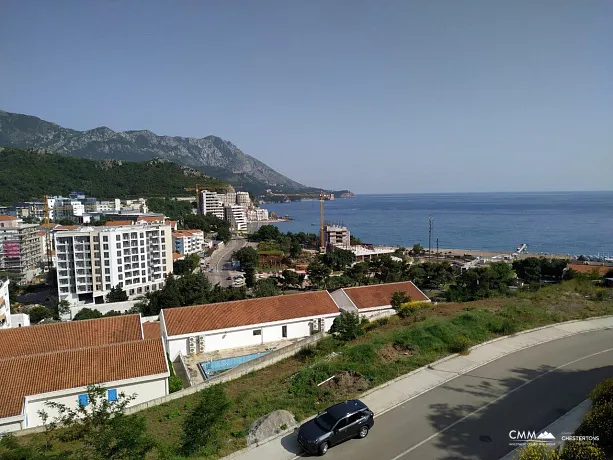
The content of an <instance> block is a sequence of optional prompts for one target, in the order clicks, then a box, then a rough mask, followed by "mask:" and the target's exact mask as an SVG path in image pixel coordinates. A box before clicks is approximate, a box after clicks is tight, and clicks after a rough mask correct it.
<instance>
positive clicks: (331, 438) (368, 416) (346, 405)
mask: <svg viewBox="0 0 613 460" xmlns="http://www.w3.org/2000/svg"><path fill="white" fill-rule="evenodd" d="M374 424H375V418H374V414H373V413H372V411H371V410H370V409H369V408H368V407H366V404H364V403H363V402H362V401H359V400H357V399H350V400H349V401H345V402H342V403H340V404H336V405H335V406H332V407H328V408H327V409H326V410H325V411H324V412H320V413H319V414H318V415H317V417H315V418H314V419H313V420H310V421H308V422H306V423H305V424H303V425H302V426H301V427H300V429H299V430H298V442H299V443H300V445H301V446H302V447H303V448H304V450H306V451H307V452H308V453H310V454H315V453H317V454H319V455H324V454H325V453H326V452H327V451H328V448H329V447H330V446H333V445H334V444H339V443H341V442H343V441H345V440H347V439H349V438H356V437H357V438H365V437H366V435H367V434H368V430H370V429H371V428H372V426H373V425H374Z"/></svg>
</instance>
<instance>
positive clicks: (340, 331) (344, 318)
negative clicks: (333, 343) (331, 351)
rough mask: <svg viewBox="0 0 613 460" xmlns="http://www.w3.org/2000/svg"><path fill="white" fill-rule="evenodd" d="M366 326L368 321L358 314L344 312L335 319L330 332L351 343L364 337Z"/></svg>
mask: <svg viewBox="0 0 613 460" xmlns="http://www.w3.org/2000/svg"><path fill="white" fill-rule="evenodd" d="M366 324H368V320H367V319H366V318H362V317H360V315H358V314H357V313H350V312H343V313H341V314H340V315H339V316H337V317H336V318H334V322H333V323H332V327H331V328H330V332H332V333H333V334H335V335H336V336H337V337H338V338H339V339H341V340H343V341H349V340H353V339H355V338H357V337H359V336H360V335H363V334H364V332H365V330H364V326H366Z"/></svg>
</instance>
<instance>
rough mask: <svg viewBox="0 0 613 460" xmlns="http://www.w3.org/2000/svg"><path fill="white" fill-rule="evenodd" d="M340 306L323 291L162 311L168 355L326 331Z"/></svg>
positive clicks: (161, 319)
mask: <svg viewBox="0 0 613 460" xmlns="http://www.w3.org/2000/svg"><path fill="white" fill-rule="evenodd" d="M339 314H340V310H339V309H338V306H337V305H336V303H334V300H333V299H332V297H331V296H330V294H329V293H328V292H327V291H317V292H308V293H304V294H290V295H283V296H276V297H266V298H261V299H248V300H239V301H234V302H223V303H217V304H208V305H202V306H195V307H183V308H170V309H164V310H162V312H161V313H160V324H161V331H162V337H163V338H164V340H165V343H166V348H167V350H168V353H169V355H170V359H171V360H174V359H175V358H176V357H177V356H178V355H184V356H186V355H194V354H200V353H209V352H213V351H218V350H228V349H233V348H236V349H240V348H243V347H250V346H254V345H261V344H265V343H274V342H278V341H282V340H291V339H301V338H304V337H309V336H310V335H311V334H313V333H315V332H324V331H325V332H329V331H330V328H331V327H332V323H333V322H334V318H336V317H337V316H338V315H339Z"/></svg>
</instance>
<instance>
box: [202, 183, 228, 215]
mask: <svg viewBox="0 0 613 460" xmlns="http://www.w3.org/2000/svg"><path fill="white" fill-rule="evenodd" d="M198 214H202V215H204V214H213V215H214V216H217V217H219V218H220V219H223V218H224V207H223V204H222V202H221V200H220V199H219V195H218V194H217V193H216V192H209V191H208V190H202V191H201V192H200V199H199V200H198Z"/></svg>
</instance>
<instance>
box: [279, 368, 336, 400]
mask: <svg viewBox="0 0 613 460" xmlns="http://www.w3.org/2000/svg"><path fill="white" fill-rule="evenodd" d="M333 375H334V369H333V368H332V366H331V365H330V364H328V363H317V364H315V365H313V366H310V367H307V368H304V369H302V370H301V371H300V372H298V374H296V375H295V376H294V377H293V378H292V380H291V386H290V390H289V391H290V393H292V394H293V395H294V396H297V397H304V396H310V395H313V394H316V393H317V391H318V387H317V384H319V383H321V382H323V381H324V380H326V379H327V378H330V377H332V376H333Z"/></svg>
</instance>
